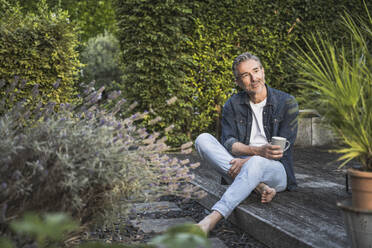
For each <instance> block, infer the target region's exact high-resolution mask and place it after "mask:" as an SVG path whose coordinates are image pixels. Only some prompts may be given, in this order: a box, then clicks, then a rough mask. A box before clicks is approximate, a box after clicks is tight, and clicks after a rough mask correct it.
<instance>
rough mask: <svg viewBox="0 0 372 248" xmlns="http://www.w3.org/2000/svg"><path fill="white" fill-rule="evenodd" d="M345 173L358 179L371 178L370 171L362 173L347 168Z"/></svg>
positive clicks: (371, 172)
mask: <svg viewBox="0 0 372 248" xmlns="http://www.w3.org/2000/svg"><path fill="white" fill-rule="evenodd" d="M347 173H348V174H349V175H355V176H360V177H371V178H372V171H364V170H358V169H355V168H349V169H347Z"/></svg>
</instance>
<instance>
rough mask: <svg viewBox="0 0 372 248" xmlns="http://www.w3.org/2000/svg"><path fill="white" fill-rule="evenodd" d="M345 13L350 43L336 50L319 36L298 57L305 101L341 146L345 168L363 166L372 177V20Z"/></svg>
mask: <svg viewBox="0 0 372 248" xmlns="http://www.w3.org/2000/svg"><path fill="white" fill-rule="evenodd" d="M365 9H366V11H367V16H368V18H367V19H361V18H355V17H352V16H351V15H350V14H348V13H345V15H344V16H343V18H342V21H343V24H344V27H345V29H346V32H348V33H349V34H350V37H351V43H350V44H346V45H344V46H342V47H336V46H335V45H334V44H333V43H332V42H330V41H328V40H327V39H326V38H324V37H323V36H321V35H319V34H313V35H312V36H311V38H310V39H308V40H307V41H306V50H307V52H305V50H302V49H300V52H298V53H296V56H295V57H294V60H295V62H296V63H297V64H298V65H299V68H300V73H301V76H302V79H303V81H304V85H303V91H302V93H303V97H304V99H305V100H306V101H307V102H308V103H309V104H311V105H312V106H313V107H315V108H316V109H317V110H318V111H319V112H320V113H321V114H323V115H324V117H325V119H326V121H327V122H328V123H329V124H330V126H331V127H332V128H333V130H334V131H335V133H336V134H338V135H339V137H340V140H341V142H342V146H341V147H340V148H338V149H336V150H335V152H337V153H340V154H342V156H341V157H340V158H339V160H340V161H341V160H343V163H342V164H341V166H340V167H342V166H344V165H345V164H346V163H348V162H349V161H350V160H352V159H358V160H360V162H361V164H362V167H363V169H364V170H367V171H372V111H371V110H372V54H371V43H370V42H371V41H372V18H371V15H370V14H369V11H368V8H367V7H366V8H365Z"/></svg>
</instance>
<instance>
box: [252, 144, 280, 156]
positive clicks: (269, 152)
mask: <svg viewBox="0 0 372 248" xmlns="http://www.w3.org/2000/svg"><path fill="white" fill-rule="evenodd" d="M258 155H259V156H261V157H264V158H267V159H280V158H281V157H283V151H282V150H280V146H274V145H270V144H267V145H264V146H260V147H259V150H258Z"/></svg>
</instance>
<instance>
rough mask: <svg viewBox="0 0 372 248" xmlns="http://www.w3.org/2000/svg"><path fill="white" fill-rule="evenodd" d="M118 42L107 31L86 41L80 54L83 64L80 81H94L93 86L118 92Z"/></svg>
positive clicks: (119, 75)
mask: <svg viewBox="0 0 372 248" xmlns="http://www.w3.org/2000/svg"><path fill="white" fill-rule="evenodd" d="M119 55H120V48H119V42H118V40H117V39H116V38H115V36H114V35H113V34H111V33H108V32H107V31H106V32H105V33H104V34H103V35H98V36H97V37H94V38H91V39H89V40H88V43H87V45H86V47H85V48H84V50H83V52H82V53H81V55H80V57H81V62H82V63H84V64H85V67H84V69H83V77H82V79H83V80H84V81H85V82H91V81H93V80H95V82H96V84H95V86H96V87H97V88H100V87H102V86H105V88H106V90H108V91H111V90H114V89H115V90H118V89H119V88H120V82H121V78H120V77H121V76H122V73H121V68H120V64H119V59H120V56H119Z"/></svg>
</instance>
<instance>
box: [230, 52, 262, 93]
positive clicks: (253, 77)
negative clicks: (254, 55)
mask: <svg viewBox="0 0 372 248" xmlns="http://www.w3.org/2000/svg"><path fill="white" fill-rule="evenodd" d="M236 69H237V71H238V79H237V80H236V83H237V84H238V85H239V87H240V88H242V89H243V90H244V91H246V92H247V93H248V94H249V95H260V94H261V93H263V91H264V90H265V71H264V68H263V67H262V66H261V65H260V63H258V62H257V61H256V60H253V59H251V60H247V61H244V62H242V63H240V64H239V65H238V66H237V68H236Z"/></svg>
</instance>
